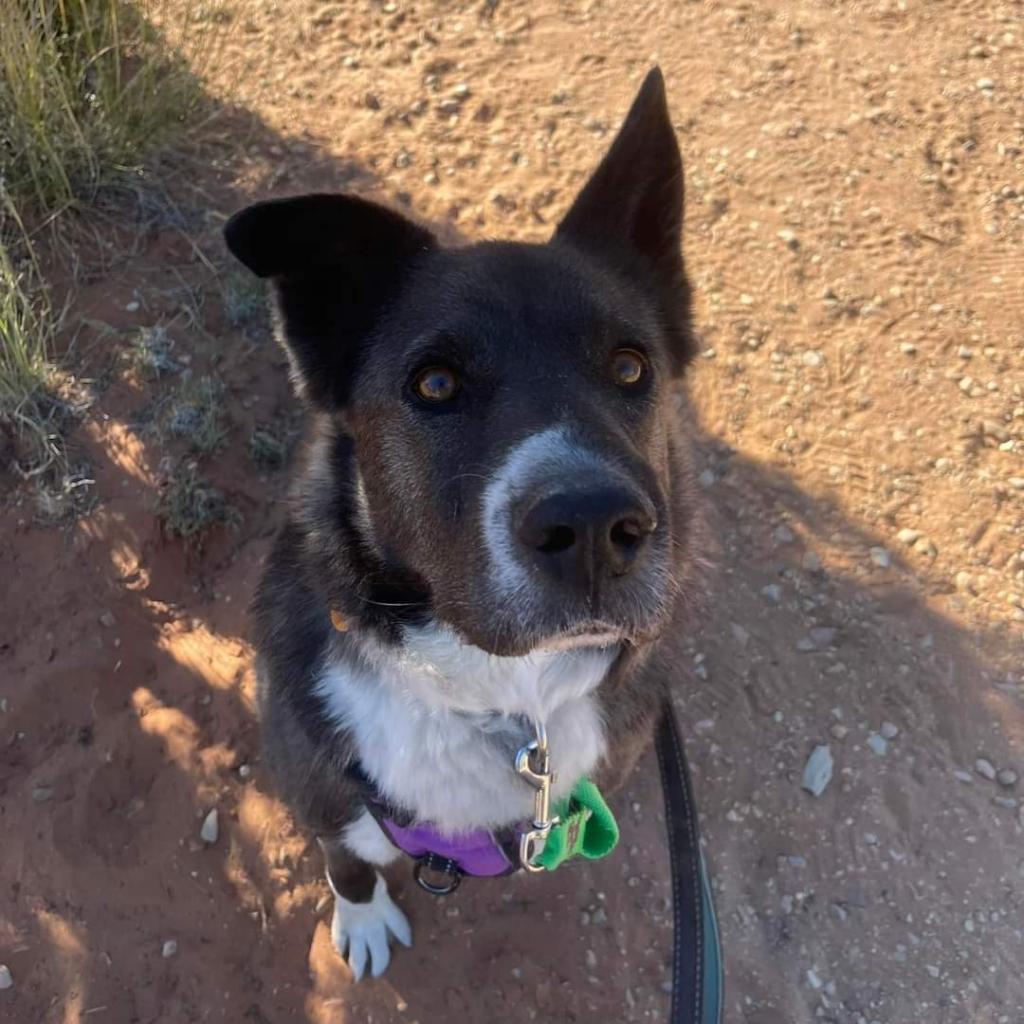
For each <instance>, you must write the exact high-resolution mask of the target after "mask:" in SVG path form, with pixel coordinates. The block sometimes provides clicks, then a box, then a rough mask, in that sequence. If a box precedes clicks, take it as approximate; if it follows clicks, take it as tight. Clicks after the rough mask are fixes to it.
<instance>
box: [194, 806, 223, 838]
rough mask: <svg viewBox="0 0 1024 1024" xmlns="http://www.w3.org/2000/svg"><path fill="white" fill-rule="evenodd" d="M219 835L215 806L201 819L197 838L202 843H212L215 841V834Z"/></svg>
mask: <svg viewBox="0 0 1024 1024" xmlns="http://www.w3.org/2000/svg"><path fill="white" fill-rule="evenodd" d="M218 835H220V823H219V821H218V819H217V808H216V807H214V809H213V810H212V811H210V813H209V814H207V816H206V817H205V818H204V819H203V827H202V828H201V829H200V830H199V838H200V839H202V841H203V842H204V843H208V844H209V845H211V846H212V845H213V844H214V843H215V842H217V836H218Z"/></svg>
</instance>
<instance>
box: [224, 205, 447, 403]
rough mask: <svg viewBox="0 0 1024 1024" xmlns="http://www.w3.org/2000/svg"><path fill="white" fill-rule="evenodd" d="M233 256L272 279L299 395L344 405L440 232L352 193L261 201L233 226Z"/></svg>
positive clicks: (228, 233) (229, 235)
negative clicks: (388, 315) (377, 333)
mask: <svg viewBox="0 0 1024 1024" xmlns="http://www.w3.org/2000/svg"><path fill="white" fill-rule="evenodd" d="M224 238H225V241H226V242H227V246H228V249H230V250H231V252H232V254H233V255H234V256H235V257H237V258H238V259H239V260H240V261H241V262H242V263H244V264H245V265H246V266H247V267H248V268H249V269H250V270H251V271H252V272H253V273H254V274H256V275H257V276H258V277H266V278H270V279H271V281H272V283H273V286H274V291H275V293H276V297H277V304H278V309H279V311H280V315H281V326H282V333H283V335H284V339H283V340H284V342H285V345H286V347H287V351H288V355H289V358H290V360H291V364H292V371H293V374H294V376H295V379H296V383H297V386H298V388H299V392H300V394H302V395H303V396H304V397H305V398H306V399H307V400H308V401H309V402H311V403H312V404H313V405H315V406H317V407H318V408H321V409H336V408H339V407H341V406H342V405H344V404H345V401H346V400H347V397H348V388H349V385H350V382H351V377H352V373H353V370H354V368H355V365H356V360H357V359H358V356H359V351H360V348H361V347H362V345H363V344H364V342H365V340H366V338H367V336H368V335H369V334H370V332H371V331H372V330H373V327H374V325H375V323H376V322H377V320H378V318H379V317H380V315H381V312H382V311H383V310H384V309H385V307H386V306H387V304H388V303H389V302H390V301H391V300H392V299H394V297H395V296H396V295H397V293H398V291H399V289H401V287H402V286H403V284H404V283H405V280H406V278H407V275H408V274H409V272H410V270H411V268H412V265H413V263H414V262H415V260H416V259H417V258H418V257H419V256H420V255H422V254H423V253H424V252H425V251H426V250H428V249H430V248H431V247H432V246H433V245H434V244H435V242H434V236H433V235H432V234H431V233H430V232H429V231H427V230H426V229H425V228H421V227H419V226H418V225H416V224H413V223H412V222H411V221H409V220H406V218H405V217H403V216H401V215H400V214H398V213H394V212H393V211H391V210H387V209H385V208H384V207H383V206H378V205H376V204H375V203H370V202H367V201H366V200H364V199H357V198H355V197H353V196H344V195H309V196H299V197H297V198H294V199H275V200H271V201H269V202H265V203H257V204H256V205H255V206H250V207H248V208H247V209H245V210H242V211H241V212H240V213H236V214H235V215H234V216H233V217H232V218H231V219H230V220H229V221H228V222H227V224H226V225H225V227H224Z"/></svg>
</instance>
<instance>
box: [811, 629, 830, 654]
mask: <svg viewBox="0 0 1024 1024" xmlns="http://www.w3.org/2000/svg"><path fill="white" fill-rule="evenodd" d="M807 637H808V639H809V640H810V642H811V645H812V647H813V649H814V650H816V651H824V650H826V649H828V648H829V647H831V646H832V644H833V643H834V642H835V639H836V630H835V628H834V627H833V626H814V627H813V628H812V629H811V630H810V632H809V633H808V634H807Z"/></svg>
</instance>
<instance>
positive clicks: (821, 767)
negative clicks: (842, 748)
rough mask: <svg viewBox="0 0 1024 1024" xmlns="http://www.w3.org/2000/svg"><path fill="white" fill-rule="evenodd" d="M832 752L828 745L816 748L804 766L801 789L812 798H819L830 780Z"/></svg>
mask: <svg viewBox="0 0 1024 1024" xmlns="http://www.w3.org/2000/svg"><path fill="white" fill-rule="evenodd" d="M832 766H833V761H832V751H831V750H829V748H828V744H824V745H822V746H817V747H815V748H814V750H813V751H812V752H811V756H810V757H809V758H808V759H807V764H806V765H805V766H804V777H803V782H802V785H803V788H804V789H806V790H807V792H808V793H810V794H811V795H812V796H821V794H822V793H824V792H825V787H826V786H828V784H829V782H830V781H831V780H832Z"/></svg>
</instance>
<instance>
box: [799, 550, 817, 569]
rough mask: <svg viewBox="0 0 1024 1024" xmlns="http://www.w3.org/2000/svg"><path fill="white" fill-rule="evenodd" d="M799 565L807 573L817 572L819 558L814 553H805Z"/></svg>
mask: <svg viewBox="0 0 1024 1024" xmlns="http://www.w3.org/2000/svg"><path fill="white" fill-rule="evenodd" d="M801 564H802V565H803V567H804V568H805V569H806V570H807V571H808V572H817V571H818V570H819V569H820V568H821V558H820V556H819V555H818V554H817V553H815V552H814V551H806V552H804V557H803V560H802V562H801Z"/></svg>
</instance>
